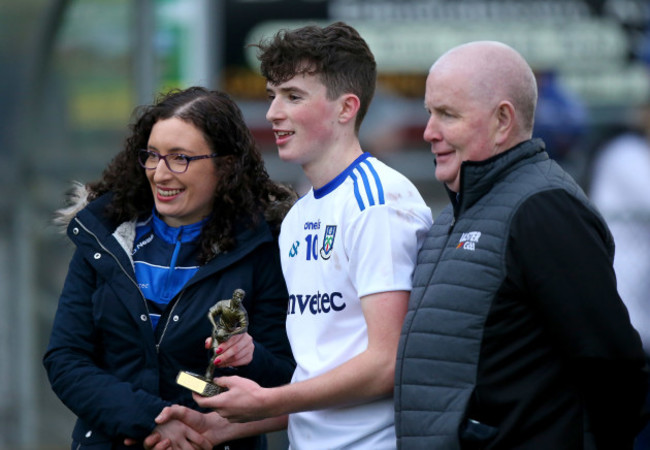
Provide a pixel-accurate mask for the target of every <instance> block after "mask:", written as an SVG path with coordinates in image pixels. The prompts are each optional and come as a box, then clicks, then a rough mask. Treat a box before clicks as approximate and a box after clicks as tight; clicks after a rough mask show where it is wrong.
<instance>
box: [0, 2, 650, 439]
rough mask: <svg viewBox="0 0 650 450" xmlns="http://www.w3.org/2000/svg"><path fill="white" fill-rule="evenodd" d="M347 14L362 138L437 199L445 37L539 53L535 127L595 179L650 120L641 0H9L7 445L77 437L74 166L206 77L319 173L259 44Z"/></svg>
mask: <svg viewBox="0 0 650 450" xmlns="http://www.w3.org/2000/svg"><path fill="white" fill-rule="evenodd" d="M335 20H344V21H346V22H348V23H350V24H352V25H354V26H356V27H357V28H358V30H359V31H360V33H361V34H362V35H363V36H364V37H365V38H366V39H367V40H368V42H369V44H370V47H371V48H372V50H373V51H374V53H375V55H376V58H377V62H378V68H379V89H378V92H377V96H376V98H375V100H374V101H373V104H372V105H371V108H370V111H369V113H368V116H367V119H366V121H365V124H364V126H363V127H362V131H361V140H362V144H363V146H364V149H366V150H368V151H370V152H373V153H374V154H375V155H376V156H378V157H379V158H381V159H384V160H385V161H387V162H388V163H389V164H391V165H393V166H394V167H396V168H397V169H398V170H400V171H402V172H403V173H405V174H406V175H407V176H408V177H409V178H411V179H412V180H413V181H414V182H415V183H416V185H417V186H418V188H419V189H420V190H421V192H422V193H423V195H424V196H425V198H426V200H427V202H428V203H429V205H430V206H431V208H432V209H433V211H434V214H435V213H437V212H438V211H439V210H440V208H441V206H442V205H443V203H444V202H445V200H444V193H443V190H442V187H441V186H440V185H439V184H438V183H437V182H435V180H434V178H433V159H432V156H431V154H430V152H429V150H428V146H427V145H426V143H424V142H423V141H422V131H423V128H424V125H425V123H426V114H425V111H424V108H423V94H424V81H425V78H426V74H427V71H428V68H429V66H430V65H431V63H432V62H433V61H434V59H435V58H436V57H437V56H439V55H440V54H441V53H442V52H444V51H445V50H447V49H448V48H450V47H452V46H454V45H456V44H460V43H462V42H466V41H470V40H475V39H497V40H501V41H504V42H506V43H509V44H510V45H512V46H513V47H515V48H516V49H518V50H519V51H520V52H521V53H522V54H523V55H524V56H525V57H526V58H527V59H528V60H529V62H530V63H531V65H532V66H533V68H534V69H535V71H536V74H537V75H538V81H539V86H540V102H539V108H538V111H537V127H536V130H535V134H536V135H538V136H541V137H543V138H544V139H545V140H546V141H547V143H548V145H549V150H550V153H551V155H552V157H553V158H555V159H556V160H557V161H558V162H560V164H562V165H563V166H565V167H566V168H567V169H568V170H569V171H570V172H571V173H572V174H573V175H574V176H575V177H576V178H577V179H578V180H579V181H580V182H581V183H583V185H584V186H585V188H587V189H588V187H589V186H588V184H587V181H586V180H588V179H589V175H590V167H591V161H592V160H594V159H595V156H596V155H597V152H598V149H599V148H600V147H601V144H602V143H603V142H605V141H606V140H607V139H608V138H609V137H611V136H613V135H615V134H617V133H619V132H620V131H621V130H622V129H627V128H630V127H632V126H636V125H640V121H638V120H637V118H638V116H637V112H638V111H639V110H640V109H641V108H643V107H644V106H645V105H646V104H647V100H648V99H649V98H650V77H649V67H650V34H649V31H650V27H649V25H650V4H649V3H648V2H647V1H644V0H556V1H552V0H549V1H533V0H528V1H526V0H520V1H515V0H454V1H451V0H377V1H372V0H80V1H73V0H49V1H48V0H0V161H1V163H0V187H1V189H2V192H3V195H1V196H0V208H1V211H2V214H1V215H0V449H1V450H9V449H11V450H17V449H20V450H39V449H40V450H46V449H47V450H55V449H63V448H67V447H69V434H70V431H71V426H72V422H73V420H74V418H73V416H72V414H71V413H70V412H69V411H68V410H67V409H66V408H65V407H64V406H63V405H62V404H61V403H60V402H59V401H58V400H57V399H56V397H55V396H54V395H53V394H52V393H51V391H50V388H49V384H48V382H47V380H46V377H45V373H44V370H43V368H42V365H41V357H42V354H43V352H44V350H45V346H46V344H47V339H48V336H49V332H50V327H51V322H52V318H53V315H54V311H55V309H56V305H57V300H58V295H59V291H60V289H61V287H62V282H63V278H64V276H65V273H66V270H67V264H68V260H69V258H70V256H71V252H72V248H71V246H70V245H69V244H68V243H67V242H66V240H65V239H64V238H63V236H62V235H61V234H60V233H58V232H57V230H55V229H54V228H53V227H52V225H51V224H50V220H51V217H52V212H53V211H54V210H55V209H57V208H59V207H61V206H62V205H63V198H64V193H65V191H66V189H67V187H68V186H69V184H70V182H71V181H72V180H79V181H83V182H87V181H91V180H94V179H96V178H98V177H99V176H100V174H101V171H102V169H103V168H104V166H105V165H106V163H107V162H108V161H109V160H110V159H111V158H112V156H113V155H114V154H115V153H117V151H119V149H120V148H121V146H122V143H123V140H124V138H125V136H126V132H127V124H128V123H129V121H130V118H131V113H132V111H133V109H134V108H135V107H136V106H137V105H140V104H145V103H151V102H152V101H153V100H154V98H155V95H156V93H158V92H160V91H163V90H166V89H168V88H171V87H187V86H190V85H195V84H200V85H205V86H208V87H212V88H220V89H224V90H226V91H227V92H229V93H230V94H231V95H232V96H233V97H235V99H236V100H237V101H238V103H239V105H240V106H241V108H242V110H243V111H244V115H245V118H246V120H247V122H248V124H249V126H250V127H251V128H252V129H253V131H254V134H255V136H256V138H257V139H258V142H259V143H260V146H261V148H262V150H263V152H264V156H265V159H266V162H267V165H268V168H269V172H270V173H271V175H272V176H273V177H274V178H275V179H277V180H280V181H285V182H287V183H291V184H293V185H294V186H295V187H296V188H297V189H298V190H302V189H304V180H303V179H302V176H301V172H300V169H299V168H298V167H293V166H290V165H286V164H283V163H281V162H279V161H278V159H277V156H276V153H275V148H274V145H273V140H272V135H271V133H270V126H269V125H268V124H267V123H266V121H265V118H264V115H265V109H266V102H265V89H264V80H263V79H262V78H261V77H260V76H259V74H258V72H257V64H256V61H255V55H254V51H253V50H251V49H247V48H246V45H247V44H250V43H255V42H257V41H258V40H259V39H260V38H261V37H263V36H268V35H270V34H272V33H274V32H275V31H277V30H278V29H280V28H291V27H296V26H301V25H304V24H307V23H313V22H318V23H329V22H332V21H335ZM649 151H650V150H649ZM648 228H649V224H647V223H646V224H645V228H644V229H645V231H644V233H645V235H646V236H647V233H648ZM643 245H648V240H645V244H643ZM649 253H650V245H649V246H648V248H647V251H646V252H645V254H646V256H647V255H648V254H649ZM647 275H648V274H646V276H647ZM275 442H277V443H276V444H274V445H275V447H276V448H281V447H282V445H284V444H283V442H284V441H283V440H282V438H281V437H278V438H277V441H275Z"/></svg>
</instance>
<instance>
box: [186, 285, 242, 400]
mask: <svg viewBox="0 0 650 450" xmlns="http://www.w3.org/2000/svg"><path fill="white" fill-rule="evenodd" d="M244 295H246V293H245V292H244V291H243V290H242V289H235V292H233V294H232V298H230V299H226V300H219V301H218V302H217V303H215V305H214V306H212V307H211V308H210V309H209V310H208V320H210V323H211V324H212V344H211V346H210V351H211V356H210V360H209V362H208V368H207V369H206V371H205V375H199V374H196V373H192V372H189V371H186V370H183V371H180V372H178V375H177V376H176V383H178V384H180V385H181V386H183V387H185V388H187V389H189V390H191V391H193V392H196V393H197V394H199V395H202V396H204V397H211V396H213V395H217V394H219V393H221V392H223V391H224V390H225V388H222V387H220V386H217V385H216V384H214V383H213V382H212V378H213V375H214V368H215V366H214V361H215V359H216V358H217V349H218V348H219V345H220V344H221V343H222V342H225V341H227V340H228V339H229V338H230V337H231V336H233V335H235V334H241V333H245V332H246V330H248V314H247V313H246V309H245V308H244V305H243V300H244Z"/></svg>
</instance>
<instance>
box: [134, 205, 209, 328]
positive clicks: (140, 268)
mask: <svg viewBox="0 0 650 450" xmlns="http://www.w3.org/2000/svg"><path fill="white" fill-rule="evenodd" d="M206 220H207V219H204V220H202V221H200V222H197V223H193V224H190V225H184V226H180V227H171V226H169V225H167V224H166V223H165V222H164V221H163V220H162V219H160V218H159V217H158V215H157V214H156V213H155V212H154V213H153V214H152V215H151V216H150V217H149V218H148V219H147V220H145V221H144V222H139V223H138V224H137V225H136V234H135V241H134V245H133V255H132V256H133V263H134V267H135V276H136V280H137V281H138V285H139V286H140V290H141V291H142V294H143V295H144V296H145V298H146V299H147V303H148V306H149V317H150V318H151V325H152V326H153V327H154V328H156V325H157V324H158V321H159V319H160V315H161V314H162V312H163V311H164V310H165V308H166V307H167V305H168V304H169V302H170V301H171V300H172V299H173V298H174V297H175V296H176V295H177V294H178V293H179V292H180V291H181V290H182V289H183V287H184V286H185V284H186V283H187V282H188V281H189V279H190V278H192V276H194V274H195V273H196V271H197V270H199V264H198V261H197V256H198V252H199V246H198V240H199V236H200V235H201V229H202V227H203V224H204V223H205V222H206Z"/></svg>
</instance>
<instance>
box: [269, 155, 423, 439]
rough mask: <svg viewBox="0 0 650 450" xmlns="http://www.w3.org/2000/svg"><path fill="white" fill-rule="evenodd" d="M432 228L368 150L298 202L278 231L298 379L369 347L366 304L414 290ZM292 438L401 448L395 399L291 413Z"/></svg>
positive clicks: (409, 189)
mask: <svg viewBox="0 0 650 450" xmlns="http://www.w3.org/2000/svg"><path fill="white" fill-rule="evenodd" d="M431 223H432V219H431V211H430V209H429V208H428V207H427V205H426V204H425V202H424V200H423V199H422V197H421V195H420V193H419V192H418V191H417V189H416V188H415V186H413V184H412V183H411V182H410V181H409V180H408V179H406V178H405V177H404V176H403V175H401V174H400V173H399V172H397V171H395V170H394V169H391V168H390V167H388V166H387V165H385V164H383V163H382V162H380V161H379V160H377V159H375V158H374V157H372V156H370V155H369V154H368V153H364V154H363V155H362V156H360V157H359V158H357V160H356V161H355V162H354V163H353V164H351V165H350V167H348V168H347V169H346V170H345V171H343V172H342V173H341V174H340V175H339V176H337V177H336V178H335V179H334V180H332V181H331V182H329V183H328V184H327V185H325V186H323V187H322V188H320V189H316V190H314V189H312V190H310V191H309V192H308V193H307V194H306V195H305V196H304V197H302V198H301V199H300V200H298V202H296V204H295V205H294V206H293V208H291V210H290V211H289V213H288V214H287V216H286V218H285V219H284V221H283V223H282V230H281V233H280V252H281V257H282V270H283V273H284V276H285V279H286V281H287V286H288V288H289V306H288V311H287V333H288V335H289V340H290V342H291V348H292V350H293V354H294V356H295V358H296V362H297V367H296V370H295V373H294V376H293V380H292V381H293V382H297V381H301V380H305V379H308V378H312V377H315V376H317V375H320V374H322V373H324V372H327V371H329V370H331V369H333V368H335V367H337V366H339V365H341V364H342V363H343V362H345V361H347V360H349V359H351V358H352V357H354V356H356V355H358V354H359V353H361V352H363V351H364V350H365V349H366V347H367V344H368V335H367V328H366V322H365V319H364V317H363V313H362V311H361V302H360V298H361V297H363V296H366V295H369V294H374V293H378V292H387V291H410V290H411V276H412V274H413V269H414V267H415V262H416V257H417V252H418V250H419V248H420V246H421V244H422V241H423V239H424V235H425V233H426V232H427V230H428V229H429V227H430V226H431ZM289 440H290V442H291V448H292V449H294V450H303V449H309V450H317V449H342V448H354V449H372V450H377V449H392V448H395V445H396V441H395V429H394V412H393V399H392V397H390V398H385V399H381V400H378V401H374V402H371V403H367V404H363V405H359V406H351V407H345V408H332V409H326V410H317V411H309V412H302V413H297V414H291V415H290V418H289Z"/></svg>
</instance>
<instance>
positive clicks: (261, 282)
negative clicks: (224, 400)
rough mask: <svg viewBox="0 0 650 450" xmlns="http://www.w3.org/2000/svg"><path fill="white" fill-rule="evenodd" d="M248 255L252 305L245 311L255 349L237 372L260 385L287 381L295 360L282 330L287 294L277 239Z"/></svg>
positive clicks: (283, 329) (277, 384)
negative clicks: (252, 281)
mask: <svg viewBox="0 0 650 450" xmlns="http://www.w3.org/2000/svg"><path fill="white" fill-rule="evenodd" d="M252 257H253V258H254V259H255V262H254V266H255V273H254V284H255V287H254V291H253V293H252V295H253V302H252V304H253V308H252V311H248V314H249V327H248V332H249V334H250V335H251V336H252V337H253V340H254V342H255V351H254V353H253V361H252V362H251V363H250V364H249V365H248V366H245V367H241V368H240V373H241V375H242V376H245V377H247V378H251V379H252V380H254V381H256V382H257V383H258V384H260V385H261V386H264V387H273V386H280V385H283V384H287V383H289V382H290V381H291V376H292V375H293V370H294V369H295V366H296V363H295V361H294V359H293V353H292V352H291V346H290V345H289V340H288V338H287V332H286V325H285V324H286V318H287V304H288V297H289V294H288V293H287V286H286V284H285V282H284V277H283V276H282V268H281V265H280V255H279V254H278V248H277V242H276V241H274V242H273V243H269V244H265V245H263V246H261V247H260V248H258V250H257V251H256V252H255V253H254V254H253V255H252Z"/></svg>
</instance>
